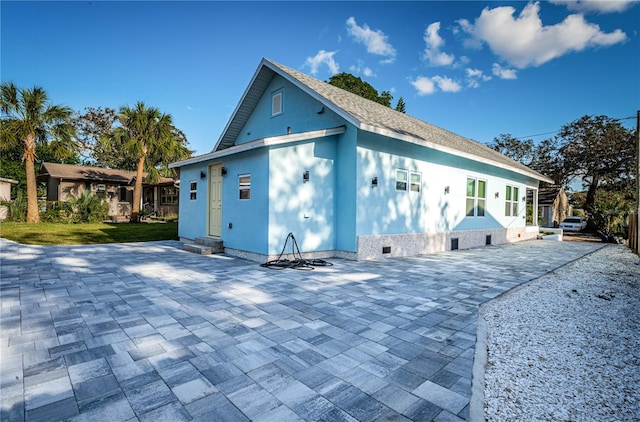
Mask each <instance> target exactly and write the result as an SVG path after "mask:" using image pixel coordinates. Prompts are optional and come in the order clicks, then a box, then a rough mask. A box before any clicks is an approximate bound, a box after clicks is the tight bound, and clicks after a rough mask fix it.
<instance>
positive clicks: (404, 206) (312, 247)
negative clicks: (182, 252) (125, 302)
mask: <svg viewBox="0 0 640 422" xmlns="http://www.w3.org/2000/svg"><path fill="white" fill-rule="evenodd" d="M171 167H173V168H177V169H179V173H180V183H181V189H180V200H179V203H180V212H179V214H180V221H179V236H180V238H181V239H183V240H193V239H196V238H202V237H210V238H216V239H220V240H222V241H223V243H224V248H225V252H226V253H228V254H231V255H235V256H241V257H245V258H249V259H252V260H255V261H262V262H264V261H267V260H271V259H275V258H276V257H277V256H278V255H279V253H280V252H281V250H282V248H283V246H284V242H285V239H286V238H287V235H288V234H289V233H293V234H294V235H295V237H296V239H297V242H298V245H299V247H300V250H301V251H302V252H303V256H304V257H306V258H327V257H342V258H348V259H358V260H361V259H379V258H382V257H387V256H411V255H416V254H421V253H431V252H436V251H443V250H450V249H458V248H460V249H463V248H471V247H477V246H483V245H486V244H498V243H505V242H512V241H518V240H526V239H531V238H535V237H536V236H537V234H538V227H537V221H536V215H535V214H536V213H532V212H531V213H530V215H529V218H528V219H527V208H528V207H529V209H530V210H536V209H537V203H536V201H537V189H538V184H539V182H540V181H545V182H552V181H551V180H550V179H549V178H547V177H546V176H544V175H542V174H540V173H537V172H535V171H533V170H531V169H529V168H527V167H525V166H523V165H522V164H520V163H517V162H515V161H513V160H511V159H509V158H507V157H505V156H503V155H502V154H500V153H498V152H496V151H494V150H492V149H490V148H488V147H486V146H484V145H481V144H479V143H477V142H475V141H472V140H469V139H466V138H464V137H462V136H458V135H456V134H454V133H451V132H448V131H446V130H444V129H441V128H439V127H436V126H433V125H431V124H429V123H426V122H423V121H421V120H418V119H416V118H413V117H411V116H408V115H406V114H403V113H400V112H397V111H395V110H392V109H391V108H389V107H385V106H383V105H380V104H378V103H375V102H373V101H370V100H366V99H364V98H361V97H359V96H357V95H354V94H351V93H349V92H347V91H344V90H342V89H339V88H336V87H334V86H332V85H329V84H327V83H325V82H322V81H319V80H317V79H315V78H312V77H310V76H307V75H305V74H303V73H301V72H298V71H296V70H293V69H290V68H288V67H285V66H283V65H280V64H278V63H274V62H273V61H270V60H266V59H263V60H262V61H261V62H260V65H259V66H258V69H257V70H256V72H255V74H254V75H253V78H252V79H251V82H250V83H249V86H248V87H247V89H246V90H245V92H244V94H243V95H242V98H241V100H240V103H239V104H238V105H237V107H236V109H235V110H234V112H233V114H232V115H231V118H230V120H229V122H228V123H227V125H226V127H225V128H224V130H223V132H222V134H221V136H220V138H219V139H218V142H217V143H216V144H215V147H214V148H213V150H212V151H211V152H210V153H208V154H204V155H201V156H197V157H193V158H189V159H186V160H183V161H179V162H176V163H173V164H171Z"/></svg>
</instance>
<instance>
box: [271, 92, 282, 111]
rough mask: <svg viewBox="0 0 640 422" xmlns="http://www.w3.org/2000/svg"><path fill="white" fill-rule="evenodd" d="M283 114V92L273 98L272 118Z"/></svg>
mask: <svg viewBox="0 0 640 422" xmlns="http://www.w3.org/2000/svg"><path fill="white" fill-rule="evenodd" d="M279 114H282V91H277V92H274V93H273V95H272V96H271V116H277V115H279Z"/></svg>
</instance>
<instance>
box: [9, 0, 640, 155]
mask: <svg viewBox="0 0 640 422" xmlns="http://www.w3.org/2000/svg"><path fill="white" fill-rule="evenodd" d="M0 12H1V49H0V54H1V69H0V70H1V77H2V81H12V82H14V83H15V84H16V85H18V86H19V87H23V88H27V87H32V86H34V85H35V86H41V87H43V88H44V89H45V90H46V91H47V92H48V93H49V95H50V99H51V101H52V102H53V103H55V104H65V105H67V106H69V107H71V108H73V109H74V110H78V111H82V110H83V109H84V108H85V107H112V108H119V107H121V106H124V105H133V104H135V103H136V102H137V101H144V102H145V103H146V104H147V105H149V106H154V107H158V108H159V109H160V110H161V111H162V112H165V113H168V114H171V115H172V116H173V119H174V124H175V125H176V126H177V127H178V128H179V129H181V130H182V131H183V132H184V133H185V134H186V135H187V138H188V140H189V146H190V148H192V149H193V150H195V152H196V154H198V155H199V154H204V153H207V152H209V151H210V150H211V149H212V148H213V146H214V145H215V143H216V141H217V140H218V138H219V136H220V134H221V131H222V130H223V128H224V126H225V124H226V123H227V121H228V119H229V117H230V115H231V113H232V111H233V110H234V108H235V106H236V104H237V103H238V101H239V100H240V98H241V96H242V94H243V92H244V90H245V89H246V87H247V85H248V83H249V81H250V80H251V77H252V76H253V74H254V72H255V70H256V68H257V66H258V64H259V62H260V60H261V59H262V58H263V57H266V58H268V59H271V60H274V61H276V62H279V63H282V64H284V65H286V66H289V67H291V68H294V69H297V70H300V71H302V72H304V73H306V74H309V75H312V76H315V77H316V78H318V79H321V80H325V81H326V80H328V79H329V78H330V77H331V75H333V74H335V73H336V72H349V73H352V74H354V75H357V76H359V77H361V78H362V79H363V80H365V81H367V82H369V83H370V84H371V85H373V86H374V87H375V88H376V89H377V90H378V91H391V93H392V95H393V97H394V99H393V101H392V104H393V105H394V106H395V103H396V101H397V99H398V98H399V97H400V96H402V97H403V98H404V101H405V103H406V109H407V113H408V114H410V115H412V116H415V117H417V118H419V119H422V120H425V121H427V122H430V123H433V124H435V125H438V126H440V127H443V128H445V129H448V130H450V131H452V132H455V133H458V134H460V135H463V136H466V137H468V138H471V139H474V140H477V141H479V142H483V143H486V142H489V141H491V140H492V139H493V138H494V137H497V136H499V135H500V134H502V133H508V134H511V135H513V136H515V137H530V138H532V139H534V140H536V141H539V140H542V139H544V138H545V137H550V136H552V135H553V134H552V133H551V134H546V135H544V136H531V135H537V134H540V133H548V132H554V131H557V130H558V129H560V127H561V126H562V125H564V124H567V123H570V122H572V121H574V120H576V119H578V118H580V117H582V116H584V115H585V114H589V115H607V116H609V117H614V118H627V117H633V118H632V119H627V120H623V121H622V123H623V124H624V125H625V126H626V127H629V128H633V127H635V115H636V111H637V110H638V109H640V34H639V33H638V31H639V30H640V25H639V24H638V23H639V22H640V3H639V2H638V1H619V2H618V1H605V2H596V1H579V2H576V1H570V2H567V1H560V0H554V1H551V2H548V1H544V2H501V1H490V2H487V1H469V2H467V1H445V2H442V1H413V2H364V1H360V2H338V1H335V2H270V1H263V2H215V1H197V2H170V1H161V2H152V1H144V2H124V1H120V2H106V1H91V2H81V1H69V2H53V1H47V2H31V1H25V2H11V1H5V0H3V1H2V2H0Z"/></svg>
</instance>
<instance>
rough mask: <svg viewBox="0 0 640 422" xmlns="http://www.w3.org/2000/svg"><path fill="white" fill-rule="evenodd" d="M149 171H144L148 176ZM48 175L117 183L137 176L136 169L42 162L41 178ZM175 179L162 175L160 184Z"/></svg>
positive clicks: (126, 181)
mask: <svg viewBox="0 0 640 422" xmlns="http://www.w3.org/2000/svg"><path fill="white" fill-rule="evenodd" d="M146 175H147V173H143V176H144V177H146ZM47 176H50V177H55V178H60V179H65V180H86V181H93V182H105V183H116V184H126V185H128V184H130V183H133V180H134V179H135V177H136V172H135V171H128V170H118V169H106V168H102V167H91V166H76V165H74V164H59V163H42V168H41V169H40V173H39V175H38V178H39V179H43V178H46V177H47ZM172 182H173V179H172V178H168V177H162V178H161V179H160V180H159V181H158V184H165V183H172Z"/></svg>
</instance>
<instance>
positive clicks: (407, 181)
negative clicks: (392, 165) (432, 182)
mask: <svg viewBox="0 0 640 422" xmlns="http://www.w3.org/2000/svg"><path fill="white" fill-rule="evenodd" d="M396 190H401V191H404V192H406V191H411V192H420V191H422V174H421V173H418V172H416V171H409V170H402V169H397V170H396Z"/></svg>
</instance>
